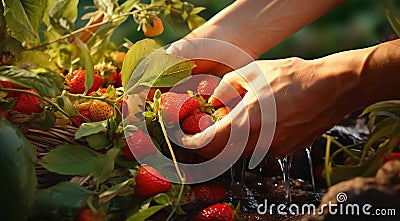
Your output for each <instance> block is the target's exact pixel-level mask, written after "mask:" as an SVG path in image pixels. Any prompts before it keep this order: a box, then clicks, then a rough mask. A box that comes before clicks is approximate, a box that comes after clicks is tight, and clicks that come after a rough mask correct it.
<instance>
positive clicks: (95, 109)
mask: <svg viewBox="0 0 400 221" xmlns="http://www.w3.org/2000/svg"><path fill="white" fill-rule="evenodd" d="M89 110H90V116H91V117H92V120H93V121H94V122H97V121H102V120H105V119H107V118H108V117H110V115H111V112H112V106H111V105H109V104H107V103H106V102H104V101H100V100H94V101H93V102H92V104H91V105H90V107H89Z"/></svg>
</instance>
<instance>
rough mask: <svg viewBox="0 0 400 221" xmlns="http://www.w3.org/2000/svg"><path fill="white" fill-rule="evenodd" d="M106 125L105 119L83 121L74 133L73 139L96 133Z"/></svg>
mask: <svg viewBox="0 0 400 221" xmlns="http://www.w3.org/2000/svg"><path fill="white" fill-rule="evenodd" d="M106 127H107V120H103V121H98V122H89V123H83V124H81V126H80V127H79V129H78V130H77V131H76V133H75V139H79V138H82V137H85V136H89V135H91V134H97V133H99V132H101V131H103V130H104V129H105V128H106Z"/></svg>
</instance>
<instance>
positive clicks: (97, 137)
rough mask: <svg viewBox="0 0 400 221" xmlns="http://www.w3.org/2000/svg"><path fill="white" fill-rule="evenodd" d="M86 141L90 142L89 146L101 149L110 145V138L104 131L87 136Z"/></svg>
mask: <svg viewBox="0 0 400 221" xmlns="http://www.w3.org/2000/svg"><path fill="white" fill-rule="evenodd" d="M86 141H87V142H88V145H89V147H91V148H93V149H95V150H101V149H104V148H106V147H108V146H109V145H110V140H109V139H108V136H107V134H106V133H105V132H104V131H102V132H100V133H97V134H91V135H89V136H87V137H86Z"/></svg>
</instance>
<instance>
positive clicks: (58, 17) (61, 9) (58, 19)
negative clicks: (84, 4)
mask: <svg viewBox="0 0 400 221" xmlns="http://www.w3.org/2000/svg"><path fill="white" fill-rule="evenodd" d="M50 1H53V2H49V3H48V4H49V5H51V6H52V7H51V8H50V11H49V14H48V22H47V23H46V24H47V25H48V26H49V25H50V24H49V23H51V25H52V26H53V27H54V28H56V29H57V30H59V31H60V32H63V31H70V30H72V29H73V27H74V23H75V20H76V18H77V17H78V3H79V0H55V1H54V0H50ZM51 3H53V4H51ZM45 20H47V18H46V19H45Z"/></svg>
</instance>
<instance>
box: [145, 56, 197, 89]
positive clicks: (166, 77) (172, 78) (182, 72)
mask: <svg viewBox="0 0 400 221" xmlns="http://www.w3.org/2000/svg"><path fill="white" fill-rule="evenodd" d="M168 56H169V55H168ZM169 60H171V63H173V65H172V66H171V67H168V69H167V70H166V71H164V72H163V73H162V74H161V76H160V77H158V79H157V80H156V81H155V82H154V84H153V85H152V86H153V87H170V86H173V85H175V84H177V83H178V82H179V81H181V80H183V79H185V78H187V77H190V76H191V73H192V69H193V68H194V66H195V64H194V63H193V62H192V61H188V60H186V59H183V58H179V57H175V58H172V57H170V58H169ZM167 65H168V64H166V66H167Z"/></svg>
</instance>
